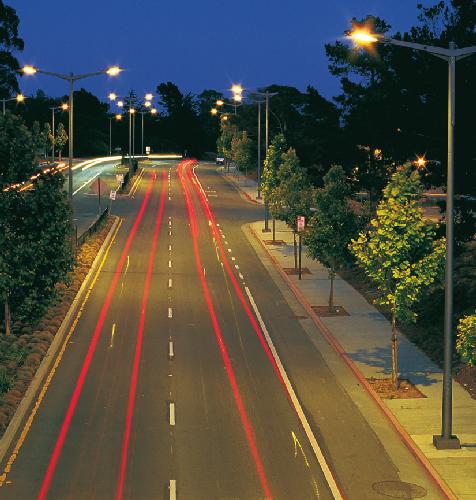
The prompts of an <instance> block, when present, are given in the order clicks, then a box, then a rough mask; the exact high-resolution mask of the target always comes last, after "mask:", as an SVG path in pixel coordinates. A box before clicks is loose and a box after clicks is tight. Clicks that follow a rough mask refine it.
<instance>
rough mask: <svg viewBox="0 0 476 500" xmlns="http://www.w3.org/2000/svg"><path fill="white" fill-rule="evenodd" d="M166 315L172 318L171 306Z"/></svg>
mask: <svg viewBox="0 0 476 500" xmlns="http://www.w3.org/2000/svg"><path fill="white" fill-rule="evenodd" d="M168 317H169V319H170V318H172V308H171V307H169V312H168Z"/></svg>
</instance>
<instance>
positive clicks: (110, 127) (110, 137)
mask: <svg viewBox="0 0 476 500" xmlns="http://www.w3.org/2000/svg"><path fill="white" fill-rule="evenodd" d="M108 118H109V156H112V120H116V121H120V120H122V115H120V114H116V115H114V116H109V117H108Z"/></svg>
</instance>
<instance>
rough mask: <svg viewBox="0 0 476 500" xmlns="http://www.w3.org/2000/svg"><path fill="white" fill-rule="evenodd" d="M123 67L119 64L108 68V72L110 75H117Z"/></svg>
mask: <svg viewBox="0 0 476 500" xmlns="http://www.w3.org/2000/svg"><path fill="white" fill-rule="evenodd" d="M121 71H122V69H121V68H120V67H119V66H111V67H110V68H109V69H107V70H106V73H107V74H108V75H109V76H117V75H118V74H119V73H120V72H121Z"/></svg>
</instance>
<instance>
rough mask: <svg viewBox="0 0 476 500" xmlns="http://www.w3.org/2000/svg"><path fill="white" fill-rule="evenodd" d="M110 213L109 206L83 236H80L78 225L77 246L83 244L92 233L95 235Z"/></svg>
mask: <svg viewBox="0 0 476 500" xmlns="http://www.w3.org/2000/svg"><path fill="white" fill-rule="evenodd" d="M108 213H109V207H106V208H105V209H104V211H103V212H102V214H101V215H99V217H98V218H97V219H96V220H95V221H94V222H93V223H92V224H91V225H90V226H89V227H88V228H87V229H86V231H84V233H83V234H82V235H81V236H78V228H77V227H76V247H78V246H80V245H82V244H83V243H84V242H85V241H86V240H87V239H88V238H89V237H90V236H91V235H93V234H94V233H95V232H96V231H97V230H98V229H99V227H100V226H101V224H102V223H103V222H104V220H105V219H106V217H107V215H108Z"/></svg>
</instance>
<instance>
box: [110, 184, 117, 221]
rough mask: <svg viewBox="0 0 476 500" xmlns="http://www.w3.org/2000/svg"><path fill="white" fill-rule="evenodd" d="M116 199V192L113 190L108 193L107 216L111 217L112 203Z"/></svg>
mask: <svg viewBox="0 0 476 500" xmlns="http://www.w3.org/2000/svg"><path fill="white" fill-rule="evenodd" d="M115 199H116V191H115V190H114V189H111V192H110V193H109V215H111V212H112V202H113V201H114V200H115Z"/></svg>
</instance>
